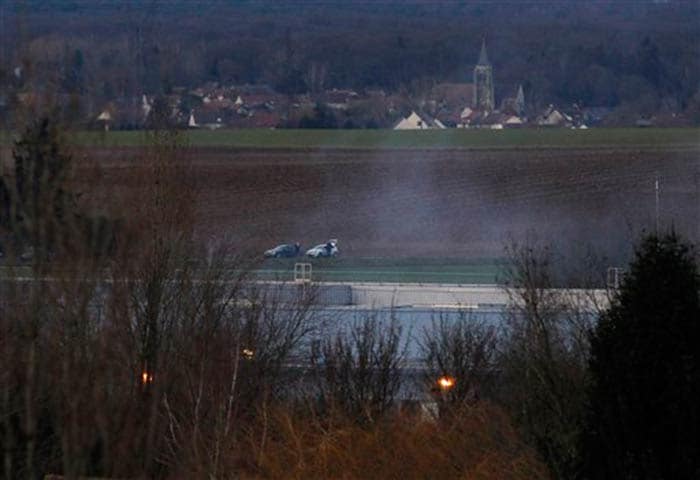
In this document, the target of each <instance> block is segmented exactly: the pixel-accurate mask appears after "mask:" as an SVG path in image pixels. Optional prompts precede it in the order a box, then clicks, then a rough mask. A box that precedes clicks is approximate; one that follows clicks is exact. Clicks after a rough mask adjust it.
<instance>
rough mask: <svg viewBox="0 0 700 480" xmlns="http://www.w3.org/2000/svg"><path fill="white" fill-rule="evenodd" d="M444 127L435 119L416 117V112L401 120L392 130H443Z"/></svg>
mask: <svg viewBox="0 0 700 480" xmlns="http://www.w3.org/2000/svg"><path fill="white" fill-rule="evenodd" d="M443 128H445V125H444V124H443V123H442V122H441V121H440V120H438V119H436V118H430V117H428V116H427V115H426V116H425V118H423V117H421V116H420V115H418V114H417V113H416V112H411V114H410V115H409V116H407V117H405V118H403V119H401V120H400V121H399V122H398V123H397V124H396V125H395V126H394V130H431V129H443Z"/></svg>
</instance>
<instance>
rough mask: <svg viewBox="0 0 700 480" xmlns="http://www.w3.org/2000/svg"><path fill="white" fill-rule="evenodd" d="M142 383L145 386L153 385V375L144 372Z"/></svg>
mask: <svg viewBox="0 0 700 480" xmlns="http://www.w3.org/2000/svg"><path fill="white" fill-rule="evenodd" d="M141 383H143V384H144V385H146V384H147V383H153V374H152V373H148V372H146V371H144V372H143V373H142V374H141Z"/></svg>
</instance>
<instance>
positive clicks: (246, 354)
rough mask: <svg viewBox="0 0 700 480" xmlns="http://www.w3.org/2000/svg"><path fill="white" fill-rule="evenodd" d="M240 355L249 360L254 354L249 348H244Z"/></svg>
mask: <svg viewBox="0 0 700 480" xmlns="http://www.w3.org/2000/svg"><path fill="white" fill-rule="evenodd" d="M242 353H243V356H244V357H245V358H247V359H249V360H250V359H251V358H253V356H254V355H255V352H254V351H253V350H251V349H250V348H244V349H243V352H242Z"/></svg>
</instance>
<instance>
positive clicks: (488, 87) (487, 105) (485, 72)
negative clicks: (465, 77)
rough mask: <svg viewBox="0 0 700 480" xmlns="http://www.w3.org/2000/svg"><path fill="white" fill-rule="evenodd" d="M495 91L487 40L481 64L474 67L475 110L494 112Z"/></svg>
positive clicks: (481, 54)
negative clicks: (487, 52) (487, 51)
mask: <svg viewBox="0 0 700 480" xmlns="http://www.w3.org/2000/svg"><path fill="white" fill-rule="evenodd" d="M493 91H494V90H493V70H492V68H491V62H489V57H488V55H487V54H486V40H484V41H483V42H482V44H481V53H480V54H479V62H478V63H477V64H476V66H475V67H474V103H473V106H474V108H475V109H477V110H480V111H482V112H493V111H494V109H495V105H496V101H495V98H494V93H493Z"/></svg>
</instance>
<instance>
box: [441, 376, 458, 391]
mask: <svg viewBox="0 0 700 480" xmlns="http://www.w3.org/2000/svg"><path fill="white" fill-rule="evenodd" d="M456 383H457V381H456V380H455V378H454V377H452V376H450V375H443V376H441V377H440V378H438V379H437V384H438V387H440V390H442V391H443V392H448V391H449V390H452V388H454V386H455V384H456Z"/></svg>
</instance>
